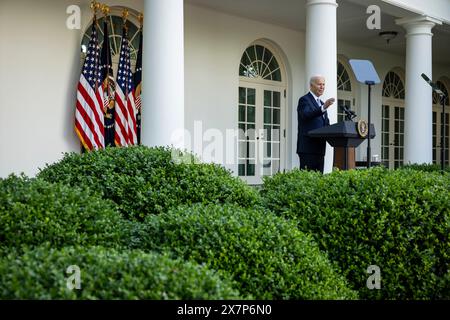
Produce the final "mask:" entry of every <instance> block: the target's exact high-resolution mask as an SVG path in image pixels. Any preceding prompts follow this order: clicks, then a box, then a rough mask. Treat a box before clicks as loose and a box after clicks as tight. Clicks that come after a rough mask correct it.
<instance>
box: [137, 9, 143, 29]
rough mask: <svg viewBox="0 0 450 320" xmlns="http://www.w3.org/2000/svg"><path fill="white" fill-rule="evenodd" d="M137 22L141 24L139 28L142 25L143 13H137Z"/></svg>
mask: <svg viewBox="0 0 450 320" xmlns="http://www.w3.org/2000/svg"><path fill="white" fill-rule="evenodd" d="M138 20H139V23H140V24H141V28H142V27H143V26H144V14H143V13H142V12H140V13H139V15H138Z"/></svg>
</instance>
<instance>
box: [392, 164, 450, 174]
mask: <svg viewBox="0 0 450 320" xmlns="http://www.w3.org/2000/svg"><path fill="white" fill-rule="evenodd" d="M402 169H411V170H418V171H424V172H438V171H441V165H440V164H408V165H405V166H403V167H400V169H399V170H402ZM444 171H445V172H447V173H450V167H449V166H444Z"/></svg>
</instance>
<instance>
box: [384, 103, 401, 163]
mask: <svg viewBox="0 0 450 320" xmlns="http://www.w3.org/2000/svg"><path fill="white" fill-rule="evenodd" d="M382 108H383V109H382V125H381V153H382V157H381V158H382V162H383V164H384V166H386V167H387V168H389V169H395V168H398V167H400V166H402V165H403V160H404V147H405V108H404V107H403V105H400V104H399V103H385V104H383V106H382Z"/></svg>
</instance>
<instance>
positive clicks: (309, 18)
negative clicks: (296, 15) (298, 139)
mask: <svg viewBox="0 0 450 320" xmlns="http://www.w3.org/2000/svg"><path fill="white" fill-rule="evenodd" d="M337 7H338V5H337V3H336V0H307V2H306V48H305V50H306V74H305V76H306V86H307V87H306V90H309V79H310V78H311V76H313V75H316V74H320V75H323V76H324V77H325V92H324V94H323V97H321V98H322V100H326V99H328V98H335V99H336V103H335V104H334V105H333V106H332V107H330V108H329V109H328V116H329V118H330V122H331V123H335V122H336V121H337V40H336V39H337V35H336V10H337ZM332 169H333V148H332V147H331V146H330V145H328V144H327V150H326V155H325V164H324V172H331V171H332Z"/></svg>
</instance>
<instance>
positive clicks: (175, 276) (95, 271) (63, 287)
mask: <svg viewBox="0 0 450 320" xmlns="http://www.w3.org/2000/svg"><path fill="white" fill-rule="evenodd" d="M69 266H77V267H79V271H80V273H79V274H80V280H81V281H80V287H81V288H80V289H76V288H74V289H72V290H71V289H69V288H68V285H67V284H68V283H69V284H71V285H75V282H74V281H72V280H73V279H69V277H71V276H72V275H74V271H72V270H69V271H67V270H68V267H69ZM67 272H69V273H67ZM0 275H1V276H0V298H1V299H71V300H72V299H89V300H92V299H127V300H130V299H159V300H162V299H164V300H168V299H240V296H239V293H238V291H236V290H235V289H233V287H232V282H231V280H229V277H228V278H227V277H226V276H225V275H224V274H220V275H219V274H218V273H217V272H213V271H211V270H208V269H207V268H205V267H202V266H199V265H195V264H193V263H190V262H183V261H180V260H172V259H170V258H169V257H168V256H167V255H159V254H155V253H143V252H141V251H138V250H136V251H129V252H118V251H115V250H111V249H105V248H102V247H91V248H73V247H67V248H63V249H61V250H55V249H49V248H46V247H39V248H36V249H35V250H32V251H27V252H25V253H24V254H23V255H20V256H17V255H15V254H10V255H8V256H6V257H4V258H3V259H0Z"/></svg>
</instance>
